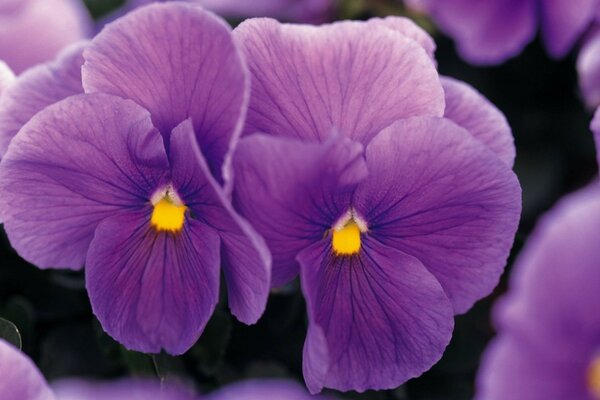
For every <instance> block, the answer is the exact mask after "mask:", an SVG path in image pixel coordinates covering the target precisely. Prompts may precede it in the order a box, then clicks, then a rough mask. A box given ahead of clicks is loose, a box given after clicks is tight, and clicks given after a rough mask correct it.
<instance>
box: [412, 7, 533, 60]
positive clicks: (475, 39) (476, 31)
mask: <svg viewBox="0 0 600 400" xmlns="http://www.w3.org/2000/svg"><path fill="white" fill-rule="evenodd" d="M536 3H537V1H536V0H479V1H472V0H424V1H421V2H419V3H418V4H419V6H420V7H422V8H423V9H425V10H426V11H427V12H428V13H429V14H431V16H432V17H433V18H434V20H435V21H436V23H437V24H439V26H440V28H441V29H442V30H443V31H445V32H446V33H447V34H448V35H450V36H451V37H452V38H453V39H454V40H455V41H456V42H457V46H458V51H459V52H460V54H461V56H462V57H464V58H465V59H466V60H467V61H469V62H471V63H474V64H499V63H501V62H503V61H505V60H506V59H508V58H511V57H514V56H516V55H517V54H519V53H520V52H521V51H522V50H523V48H524V47H525V46H526V45H527V44H528V43H529V42H530V41H531V40H532V39H533V37H534V35H535V31H536V28H537V18H536V12H537V4H536Z"/></svg>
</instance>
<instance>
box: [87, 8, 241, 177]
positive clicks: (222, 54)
mask: <svg viewBox="0 0 600 400" xmlns="http://www.w3.org/2000/svg"><path fill="white" fill-rule="evenodd" d="M230 30H231V28H230V27H229V26H228V25H227V24H226V23H225V22H224V21H223V20H221V19H220V18H218V17H216V16H215V15H213V14H212V13H209V12H207V11H204V10H203V9H202V8H200V7H197V6H193V5H190V4H184V3H181V2H179V3H178V2H173V3H167V4H154V5H151V6H148V7H144V8H140V9H139V10H136V11H134V12H132V13H130V14H128V15H127V16H125V17H123V18H121V19H119V20H117V21H115V22H114V23H112V24H110V25H108V26H107V27H106V28H105V29H104V30H103V31H102V32H101V33H100V34H99V35H98V36H96V38H95V39H94V40H93V41H92V43H91V45H90V47H89V48H88V49H87V50H86V51H85V53H84V58H85V65H84V66H83V86H84V88H85V91H86V93H92V92H102V93H110V94H114V95H118V96H121V97H124V98H127V99H132V100H134V101H135V102H137V103H138V104H140V105H141V106H143V107H145V108H146V109H147V110H149V111H150V113H151V114H152V121H153V122H154V125H155V126H156V127H157V128H158V129H159V130H160V131H161V133H162V134H163V136H164V137H165V143H166V144H167V146H168V144H169V140H168V136H169V135H170V133H171V130H172V129H173V128H175V127H176V126H177V125H179V124H180V123H181V122H183V121H184V120H186V119H188V118H191V119H192V121H193V123H194V129H195V131H196V136H197V139H198V142H199V143H200V148H201V149H202V152H203V154H204V156H205V157H206V159H207V161H208V164H209V166H210V168H211V171H212V172H213V174H215V176H216V177H217V179H219V180H220V179H221V176H222V175H221V173H222V171H221V169H222V166H223V162H224V160H225V157H226V154H227V153H228V151H229V149H230V146H232V145H233V143H235V141H236V140H237V137H238V136H239V133H240V130H241V124H242V123H243V118H244V112H245V106H246V101H247V95H248V93H247V91H248V84H249V82H248V77H247V71H246V68H245V63H244V61H243V59H242V56H241V53H240V52H239V51H238V49H237V48H236V46H235V45H234V43H233V39H232V36H231V32H230Z"/></svg>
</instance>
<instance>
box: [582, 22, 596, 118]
mask: <svg viewBox="0 0 600 400" xmlns="http://www.w3.org/2000/svg"><path fill="white" fill-rule="evenodd" d="M577 73H578V75H579V88H580V90H581V95H582V97H583V99H584V101H585V104H586V105H587V106H588V108H590V109H592V110H593V109H595V108H596V107H598V106H600V28H599V27H598V26H595V27H594V29H592V31H591V32H590V33H589V34H588V35H587V37H586V38H585V40H584V43H583V45H582V46H581V50H580V51H579V55H578V56H577Z"/></svg>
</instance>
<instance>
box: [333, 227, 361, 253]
mask: <svg viewBox="0 0 600 400" xmlns="http://www.w3.org/2000/svg"><path fill="white" fill-rule="evenodd" d="M360 233H361V232H360V228H359V227H358V225H357V224H356V222H354V220H350V221H348V223H347V224H346V225H344V227H343V228H341V229H333V235H332V239H331V245H332V247H333V251H334V252H335V254H337V255H340V256H351V255H354V254H358V252H359V251H360Z"/></svg>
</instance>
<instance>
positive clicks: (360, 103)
mask: <svg viewBox="0 0 600 400" xmlns="http://www.w3.org/2000/svg"><path fill="white" fill-rule="evenodd" d="M234 36H235V37H236V39H237V41H238V42H239V43H240V44H241V46H242V48H243V49H244V51H245V53H246V56H247V58H248V63H249V67H250V71H251V75H252V79H253V80H252V94H251V98H250V108H249V110H248V117H247V121H246V127H245V129H244V132H245V133H246V134H249V133H254V132H263V133H269V134H271V135H276V136H287V137H295V138H300V139H303V140H314V139H318V140H325V139H326V138H327V137H329V136H330V135H331V132H332V131H337V132H339V133H340V134H341V135H343V136H346V137H349V138H352V139H354V140H356V141H359V142H361V143H363V144H366V143H368V142H369V140H370V139H371V138H372V137H373V136H375V134H377V132H379V131H380V130H381V129H383V128H384V127H386V126H387V125H389V124H391V123H392V122H394V121H395V120H397V119H399V118H406V117H410V116H418V115H430V116H442V114H443V109H444V98H443V96H444V94H443V90H442V87H441V84H440V81H439V77H438V74H437V71H436V69H435V65H434V63H433V62H432V60H431V58H430V57H429V56H428V55H427V53H426V51H425V50H424V49H423V47H421V46H420V45H419V44H417V43H416V42H414V41H413V40H411V39H407V38H406V37H403V36H402V35H400V34H398V33H397V32H394V31H393V30H391V29H388V28H384V27H381V26H377V24H365V23H363V22H351V21H345V22H339V23H335V24H332V25H323V26H320V27H314V26H307V25H285V24H280V23H278V22H277V21H275V20H270V19H252V20H247V21H245V22H244V23H242V24H241V25H239V26H238V27H237V28H236V29H235V31H234Z"/></svg>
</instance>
